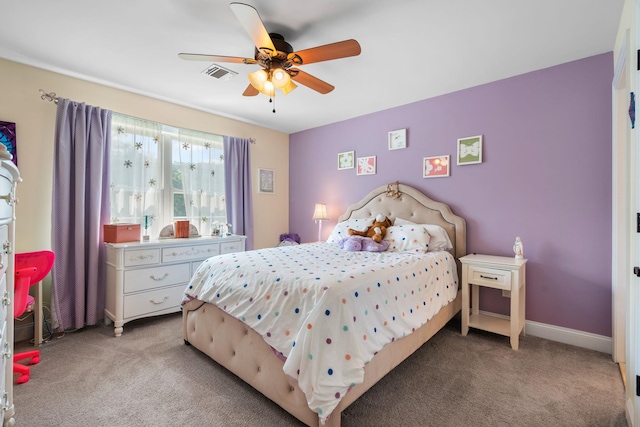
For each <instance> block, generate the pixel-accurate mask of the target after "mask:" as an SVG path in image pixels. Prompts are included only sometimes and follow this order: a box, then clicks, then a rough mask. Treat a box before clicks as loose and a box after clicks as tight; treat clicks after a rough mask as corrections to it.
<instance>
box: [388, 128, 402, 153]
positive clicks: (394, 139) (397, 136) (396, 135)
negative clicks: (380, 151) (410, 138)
mask: <svg viewBox="0 0 640 427" xmlns="http://www.w3.org/2000/svg"><path fill="white" fill-rule="evenodd" d="M388 143H389V150H399V149H402V148H407V130H406V129H396V130H392V131H391V132H389V135H388Z"/></svg>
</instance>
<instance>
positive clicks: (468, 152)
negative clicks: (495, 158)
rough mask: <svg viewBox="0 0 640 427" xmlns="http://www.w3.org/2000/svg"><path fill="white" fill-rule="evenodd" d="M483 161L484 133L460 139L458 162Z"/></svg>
mask: <svg viewBox="0 0 640 427" xmlns="http://www.w3.org/2000/svg"><path fill="white" fill-rule="evenodd" d="M476 163H482V135H476V136H469V137H466V138H460V139H458V164H459V165H473V164H476Z"/></svg>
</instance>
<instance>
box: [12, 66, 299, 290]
mask: <svg viewBox="0 0 640 427" xmlns="http://www.w3.org/2000/svg"><path fill="white" fill-rule="evenodd" d="M39 89H43V90H44V91H45V92H55V93H56V94H58V96H60V97H63V98H68V99H71V100H74V101H78V102H85V103H87V104H90V105H94V106H99V107H102V108H106V109H109V110H112V111H116V112H119V113H123V114H128V115H131V116H135V117H141V118H144V119H148V120H152V121H157V122H160V123H164V124H167V125H172V126H176V127H183V128H188V129H196V130H200V131H204V132H211V133H216V134H220V135H230V136H237V137H245V138H255V139H256V143H255V144H252V145H251V167H252V171H251V172H252V175H253V209H254V226H255V230H256V232H255V233H254V246H255V248H256V249H259V248H264V247H269V246H276V245H277V244H278V243H279V239H278V238H279V235H280V234H281V233H285V232H288V229H289V135H288V134H285V133H282V132H276V131H273V130H270V129H265V128H262V127H259V126H254V125H250V124H246V123H242V122H239V121H236V120H231V119H227V118H224V117H221V116H217V115H213V114H210V113H205V112H202V111H199V110H194V109H191V108H186V107H183V106H179V105H176V104H171V103H168V102H164V101H160V100H156V99H153V98H149V97H146V96H142V95H138V94H134V93H131V92H126V91H123V90H119V89H114V88H110V87H107V86H103V85H100V84H96V83H91V82H87V81H84V80H80V79H77V78H73V77H69V76H65V75H61V74H57V73H53V72H49V71H44V70H42V69H39V68H34V67H30V66H26V65H22V64H18V63H15V62H11V61H6V60H3V59H0V120H2V121H9V122H15V123H16V130H17V150H18V163H19V164H18V167H19V169H20V174H21V176H22V179H23V182H22V183H20V184H19V185H18V190H17V193H18V199H19V203H18V205H17V208H16V209H17V214H16V216H17V221H16V246H15V250H16V252H28V251H34V250H40V249H50V248H51V180H52V173H53V161H52V159H53V148H54V143H53V138H54V133H55V115H56V106H55V105H54V104H53V103H51V102H47V101H43V100H42V99H40V93H39V92H38V90H39ZM238 96H240V95H238ZM259 167H261V168H269V169H274V170H275V176H276V187H275V188H276V194H274V195H270V194H260V193H258V192H257V186H256V179H255V178H256V176H257V168H259ZM45 286H46V283H45Z"/></svg>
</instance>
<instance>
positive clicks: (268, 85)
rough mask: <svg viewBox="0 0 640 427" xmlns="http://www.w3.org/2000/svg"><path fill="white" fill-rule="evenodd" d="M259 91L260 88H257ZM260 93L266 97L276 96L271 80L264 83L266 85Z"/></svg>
mask: <svg viewBox="0 0 640 427" xmlns="http://www.w3.org/2000/svg"><path fill="white" fill-rule="evenodd" d="M256 89H258V88H256ZM258 91H259V92H260V93H261V94H263V95H266V96H274V95H275V93H276V88H275V87H274V86H273V83H271V81H270V80H267V81H266V82H264V84H263V85H262V88H261V89H258Z"/></svg>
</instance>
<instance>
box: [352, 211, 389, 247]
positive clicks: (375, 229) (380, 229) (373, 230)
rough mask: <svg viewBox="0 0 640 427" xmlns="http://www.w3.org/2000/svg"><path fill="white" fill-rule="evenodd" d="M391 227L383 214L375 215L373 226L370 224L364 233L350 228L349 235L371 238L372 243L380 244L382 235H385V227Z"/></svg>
mask: <svg viewBox="0 0 640 427" xmlns="http://www.w3.org/2000/svg"><path fill="white" fill-rule="evenodd" d="M392 225H393V223H392V222H391V220H390V219H389V218H387V217H386V216H385V215H383V214H378V215H376V218H375V220H374V221H373V224H371V225H370V226H369V228H367V230H366V231H358V230H354V229H353V228H350V229H349V235H350V236H363V237H371V238H372V239H373V241H374V242H376V243H380V242H381V241H382V239H383V238H384V235H385V234H386V233H387V227H391V226H392Z"/></svg>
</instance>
